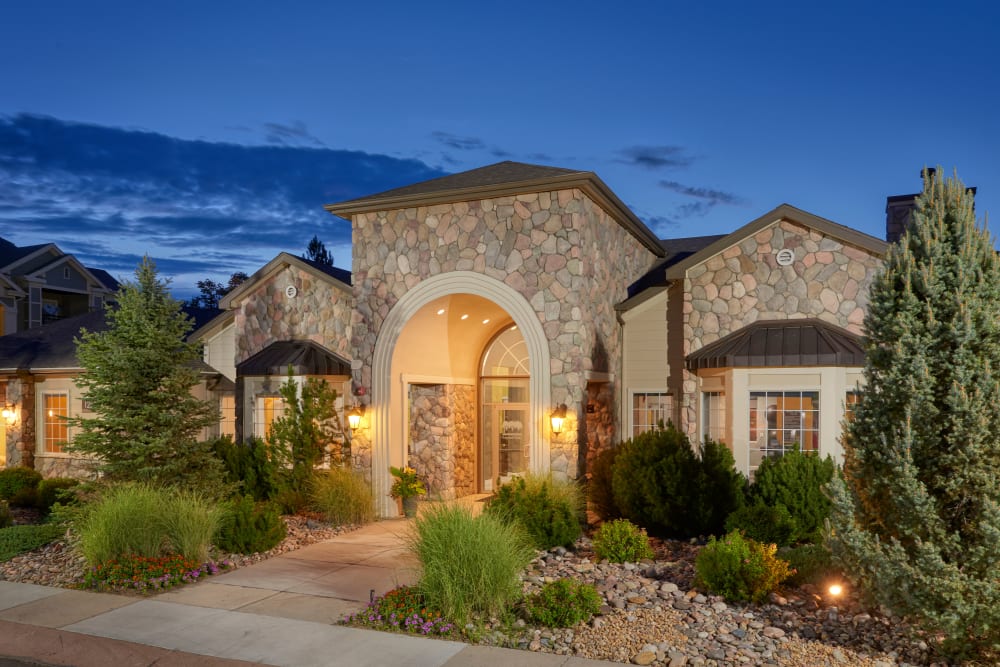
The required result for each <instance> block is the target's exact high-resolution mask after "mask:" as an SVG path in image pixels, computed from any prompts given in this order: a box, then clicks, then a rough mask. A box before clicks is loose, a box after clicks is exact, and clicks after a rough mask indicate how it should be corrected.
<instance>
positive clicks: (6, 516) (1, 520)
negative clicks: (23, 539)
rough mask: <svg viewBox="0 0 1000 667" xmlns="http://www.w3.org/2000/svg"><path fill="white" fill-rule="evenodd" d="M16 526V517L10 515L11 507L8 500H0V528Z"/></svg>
mask: <svg viewBox="0 0 1000 667" xmlns="http://www.w3.org/2000/svg"><path fill="white" fill-rule="evenodd" d="M13 525H14V515H13V514H11V513H10V505H8V504H7V501H6V500H0V528H6V527H8V526H13Z"/></svg>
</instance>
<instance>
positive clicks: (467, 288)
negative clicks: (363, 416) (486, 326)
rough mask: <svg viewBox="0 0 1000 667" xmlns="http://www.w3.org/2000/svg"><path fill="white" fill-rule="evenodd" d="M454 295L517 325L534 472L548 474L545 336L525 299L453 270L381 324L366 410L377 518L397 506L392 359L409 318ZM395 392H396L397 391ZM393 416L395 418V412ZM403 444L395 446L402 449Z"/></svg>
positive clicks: (413, 293)
mask: <svg viewBox="0 0 1000 667" xmlns="http://www.w3.org/2000/svg"><path fill="white" fill-rule="evenodd" d="M452 294H472V295H474V296H479V297H482V298H484V299H489V300H490V301H492V302H493V303H495V304H497V305H498V306H500V307H501V308H503V309H504V310H506V311H507V314H509V315H510V316H511V318H512V319H513V320H514V323H515V324H516V325H517V327H518V329H519V330H520V331H521V334H522V335H523V336H524V341H525V343H526V344H527V346H528V358H529V359H530V360H531V379H530V381H529V388H530V394H531V397H530V403H529V415H530V420H531V428H530V430H529V434H530V436H531V448H530V456H529V458H530V461H531V470H532V471H533V472H539V473H545V472H548V470H549V465H550V461H549V440H548V431H547V430H546V429H545V415H546V410H547V409H548V408H549V403H550V396H551V390H550V383H549V344H548V340H546V338H545V331H544V330H543V329H542V323H541V321H540V320H539V319H538V314H537V313H536V312H535V310H534V308H532V307H531V304H529V303H528V301H527V299H525V298H524V296H523V295H522V294H521V293H520V292H518V291H517V290H515V289H514V288H512V287H511V286H509V285H507V284H506V283H503V282H500V281H499V280H496V279H494V278H490V277H488V276H485V275H483V274H481V273H474V272H472V271H451V272H449V273H444V274H440V275H437V276H432V277H430V278H427V279H426V280H424V281H422V282H421V283H420V284H418V285H417V286H415V287H414V288H413V289H411V290H410V291H408V292H407V293H406V294H404V295H403V297H402V298H401V299H400V300H399V301H398V302H397V303H396V305H395V306H393V308H392V310H391V311H389V315H388V316H387V317H386V318H385V322H383V323H382V328H381V329H380V330H379V333H378V338H377V339H376V341H375V352H374V355H373V358H372V387H371V390H372V391H371V405H370V406H369V408H368V409H369V414H370V415H371V416H370V421H369V427H370V429H371V440H372V482H373V487H374V488H373V491H374V493H375V502H376V509H377V511H378V513H379V515H381V516H396V514H397V508H396V501H395V500H393V499H392V498H390V497H389V489H390V488H391V486H392V476H391V475H390V474H389V461H390V458H389V455H390V451H391V448H392V446H393V443H392V442H391V430H390V428H389V419H390V415H391V414H392V404H393V399H394V398H395V399H396V400H405V397H403V396H398V397H394V396H393V388H394V387H396V384H394V382H393V378H392V377H391V374H392V357H393V354H394V352H395V350H396V343H397V342H398V341H399V336H400V334H401V333H402V332H403V328H404V327H405V326H406V324H407V322H409V321H410V318H411V317H413V316H414V315H415V314H416V313H417V312H418V311H419V310H420V309H421V308H423V307H424V306H425V305H427V304H428V303H430V302H431V301H433V300H435V299H439V298H441V297H444V296H449V295H452ZM397 391H398V389H397ZM396 414H399V413H398V411H396ZM402 444H403V443H396V446H397V447H398V446H401V445H402Z"/></svg>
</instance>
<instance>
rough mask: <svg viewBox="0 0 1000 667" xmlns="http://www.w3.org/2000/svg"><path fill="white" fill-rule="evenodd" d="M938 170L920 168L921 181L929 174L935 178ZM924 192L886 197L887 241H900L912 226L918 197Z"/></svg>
mask: <svg viewBox="0 0 1000 667" xmlns="http://www.w3.org/2000/svg"><path fill="white" fill-rule="evenodd" d="M936 172H937V170H936V169H935V168H934V167H928V168H926V169H921V170H920V181H921V182H923V180H924V179H925V178H927V177H928V176H929V177H930V178H934V174H935V173H936ZM921 194H922V193H921V192H915V193H914V194H912V195H894V196H892V197H886V198H885V241H886V243H895V242H896V241H898V240H899V239H900V238H901V237H902V236H903V234H905V233H906V230H907V229H908V228H909V226H910V216H911V215H912V214H913V210H914V209H915V208H916V207H917V197H919V196H920V195H921Z"/></svg>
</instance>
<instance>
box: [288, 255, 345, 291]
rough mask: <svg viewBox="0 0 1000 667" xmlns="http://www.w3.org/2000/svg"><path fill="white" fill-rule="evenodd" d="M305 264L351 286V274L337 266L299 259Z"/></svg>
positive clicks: (303, 258)
mask: <svg viewBox="0 0 1000 667" xmlns="http://www.w3.org/2000/svg"><path fill="white" fill-rule="evenodd" d="M299 259H301V260H302V261H303V262H305V263H306V264H308V265H309V266H311V267H313V268H314V269H316V270H317V271H322V272H323V273H325V274H326V275H328V276H330V277H331V278H335V279H337V280H339V281H340V282H342V283H344V284H345V285H350V284H351V272H350V271H348V270H346V269H341V268H338V267H336V266H330V265H329V264H323V263H322V262H317V261H314V260H311V259H307V258H305V257H299Z"/></svg>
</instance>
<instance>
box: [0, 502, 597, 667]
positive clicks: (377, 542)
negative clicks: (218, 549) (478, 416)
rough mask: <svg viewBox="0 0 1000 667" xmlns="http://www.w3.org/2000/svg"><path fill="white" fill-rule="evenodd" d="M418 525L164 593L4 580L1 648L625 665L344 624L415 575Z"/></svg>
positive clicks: (207, 657)
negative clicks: (408, 543) (409, 533)
mask: <svg viewBox="0 0 1000 667" xmlns="http://www.w3.org/2000/svg"><path fill="white" fill-rule="evenodd" d="M406 526H407V522H406V521H405V520H390V521H381V522H378V523H375V524H372V525H370V526H366V527H364V528H362V529H360V530H357V531H355V532H352V533H348V534H346V535H342V536H339V537H337V538H335V539H333V540H330V541H328V542H323V543H319V544H314V545H310V546H308V547H305V548H303V549H299V550H298V551H293V552H289V553H287V554H283V555H281V556H278V557H276V558H272V559H269V560H266V561H264V562H262V563H259V564H257V565H253V566H250V567H246V568H242V569H239V570H236V571H234V572H230V573H227V574H224V575H220V576H215V577H211V578H210V579H208V580H206V581H202V582H199V583H197V584H191V585H188V586H183V587H181V588H179V589H176V590H174V591H171V592H169V593H164V594H162V595H158V596H156V597H153V598H137V597H127V596H120V595H109V594H104V593H91V592H84V591H72V590H66V589H62V588H50V587H45V586H36V585H33V584H17V583H12V582H4V581H0V656H8V657H19V658H28V659H30V660H35V661H40V662H44V663H47V664H54V665H73V666H74V667H104V666H106V665H115V666H116V667H117V666H118V665H125V666H131V665H136V666H139V665H153V664H155V665H157V667H164V666H166V667H175V666H177V667H179V666H181V665H199V666H200V665H205V666H209V667H229V666H232V667H236V666H237V665H246V664H264V665H288V666H289V667H309V666H312V665H316V666H320V665H323V666H327V665H345V666H346V665H352V666H353V665H357V666H359V667H366V666H371V667H375V666H376V665H378V666H381V665H412V666H414V667H425V666H426V667H438V666H443V665H447V666H448V667H472V666H473V665H491V666H493V665H497V666H504V665H511V666H513V665H525V666H527V667H535V666H537V667H557V666H559V665H564V666H566V667H588V666H596V665H608V664H614V663H604V662H598V661H592V660H584V659H580V658H570V657H565V656H556V655H551V654H545V653H531V652H528V651H517V650H512V649H498V648H490V647H480V646H468V645H466V644H462V643H459V642H454V641H442V640H436V639H427V638H422V637H415V636H411V635H401V634H393V633H384V632H376V631H373V630H362V629H358V628H348V627H342V626H337V625H333V623H336V622H337V621H338V620H340V619H341V618H343V616H344V615H345V614H348V613H351V612H352V611H357V610H360V609H362V608H364V606H365V604H367V602H368V600H369V596H370V595H371V594H372V591H374V594H375V595H379V594H382V593H384V592H386V591H388V590H390V589H391V588H393V587H395V586H397V585H399V584H405V583H412V582H414V581H415V578H416V573H415V567H414V566H415V562H414V561H413V560H412V556H410V554H409V553H408V552H407V551H406V549H405V530H406ZM29 664H30V663H29Z"/></svg>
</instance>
